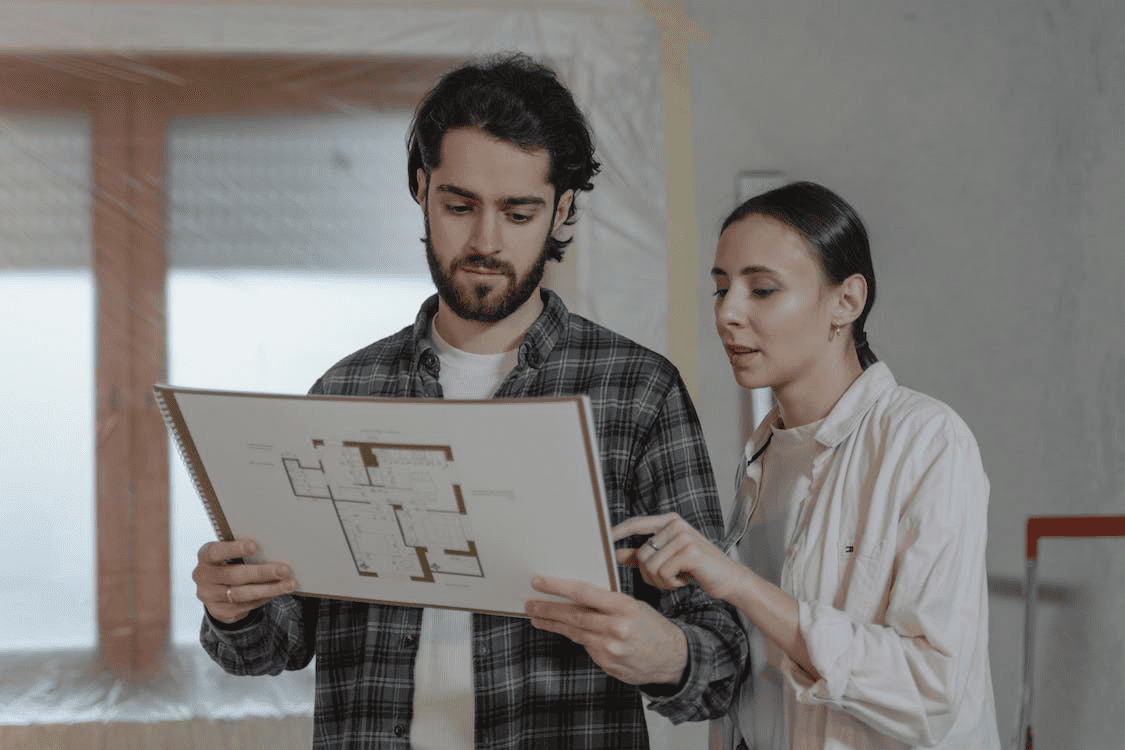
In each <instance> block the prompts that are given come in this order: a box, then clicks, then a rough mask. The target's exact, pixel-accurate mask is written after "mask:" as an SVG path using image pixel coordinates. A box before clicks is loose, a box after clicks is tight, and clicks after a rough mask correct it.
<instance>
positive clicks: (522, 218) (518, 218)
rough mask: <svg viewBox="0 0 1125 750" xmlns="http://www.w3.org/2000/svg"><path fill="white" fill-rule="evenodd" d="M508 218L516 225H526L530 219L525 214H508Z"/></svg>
mask: <svg viewBox="0 0 1125 750" xmlns="http://www.w3.org/2000/svg"><path fill="white" fill-rule="evenodd" d="M508 218H509V219H511V220H512V221H513V222H514V223H516V224H526V223H527V222H529V221H531V217H530V216H528V215H527V214H508Z"/></svg>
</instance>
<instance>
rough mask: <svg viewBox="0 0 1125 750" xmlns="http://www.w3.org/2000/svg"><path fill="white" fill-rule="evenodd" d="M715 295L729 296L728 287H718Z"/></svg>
mask: <svg viewBox="0 0 1125 750" xmlns="http://www.w3.org/2000/svg"><path fill="white" fill-rule="evenodd" d="M714 296H716V297H719V298H722V297H725V296H727V290H726V289H716V290H715V295H714Z"/></svg>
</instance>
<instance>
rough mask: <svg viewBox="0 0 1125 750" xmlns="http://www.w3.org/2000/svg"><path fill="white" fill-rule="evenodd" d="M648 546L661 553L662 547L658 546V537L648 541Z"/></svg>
mask: <svg viewBox="0 0 1125 750" xmlns="http://www.w3.org/2000/svg"><path fill="white" fill-rule="evenodd" d="M648 546H650V547H652V548H653V549H654V550H656V551H658V552H659V551H660V547H659V546H658V545H657V544H656V537H653V538H651V539H649V540H648Z"/></svg>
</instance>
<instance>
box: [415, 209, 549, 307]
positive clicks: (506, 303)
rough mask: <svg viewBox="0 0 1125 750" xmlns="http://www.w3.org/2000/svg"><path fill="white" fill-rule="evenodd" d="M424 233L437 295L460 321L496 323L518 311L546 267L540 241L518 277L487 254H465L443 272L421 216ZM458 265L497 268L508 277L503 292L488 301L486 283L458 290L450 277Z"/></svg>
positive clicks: (427, 256) (427, 260)
mask: <svg viewBox="0 0 1125 750" xmlns="http://www.w3.org/2000/svg"><path fill="white" fill-rule="evenodd" d="M425 222H426V236H425V237H423V238H422V243H423V244H424V245H425V246H426V262H427V263H428V264H429V266H430V277H431V278H432V279H433V280H434V286H436V287H437V291H438V294H439V295H441V298H442V299H443V300H445V304H447V305H448V306H449V309H450V310H452V311H453V312H454V313H455V314H456V315H457V317H459V318H461V319H463V320H474V321H477V322H478V323H496V322H498V321H501V320H503V319H504V318H506V317H508V316H509V315H511V314H512V313H514V312H515V311H516V310H518V309H519V308H520V307H521V306H522V305H523V303H524V302H527V301H528V300H529V299H531V295H532V294H533V293H534V292H535V290H536V289H537V288H538V287H539V283H540V282H541V281H542V280H543V273H544V271H545V269H546V267H547V242H546V239H544V241H543V250H542V251H541V252H540V253H539V258H538V259H537V260H536V261H535V264H534V265H532V267H531V268H530V269H528V271H527V274H526V275H525V276H524V277H523V278H522V279H521V278H519V277H518V276H517V275H516V269H515V268H513V267H512V264H511V263H508V262H507V261H503V260H500V259H499V258H496V257H494V256H490V255H469V256H467V257H464V258H458V259H457V260H456V261H454V262H453V266H452V267H451V268H450V269H449V272H448V273H447V272H446V271H445V269H443V268H442V267H441V264H440V263H439V262H438V259H437V255H436V254H435V253H434V243H433V242H432V241H431V239H430V217H429V216H428V215H427V216H425ZM459 268H483V269H485V270H488V271H499V272H500V273H502V274H503V275H504V277H505V278H506V279H507V280H508V285H507V289H506V291H504V292H503V293H502V294H500V295H499V296H498V297H497V298H496V299H493V300H491V301H490V300H489V299H488V296H489V294H490V293H491V292H492V291H493V289H494V287H493V286H492V285H489V284H475V285H473V286H472V288H467V289H462V288H460V287H458V286H457V284H456V283H455V282H454V280H453V276H454V274H455V273H456V272H457V270H458V269H459Z"/></svg>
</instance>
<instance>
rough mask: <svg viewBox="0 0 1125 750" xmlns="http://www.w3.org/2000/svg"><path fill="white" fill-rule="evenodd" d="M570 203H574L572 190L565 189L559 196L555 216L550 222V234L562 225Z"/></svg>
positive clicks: (568, 212) (568, 211)
mask: <svg viewBox="0 0 1125 750" xmlns="http://www.w3.org/2000/svg"><path fill="white" fill-rule="evenodd" d="M572 203H574V191H573V190H567V191H566V192H565V193H563V194H562V195H561V196H559V205H558V206H557V207H556V208H555V217H554V221H553V223H552V224H551V234H554V233H555V232H557V231H559V228H560V227H562V225H563V222H564V221H566V217H567V216H568V215H569V214H570V206H571V204H572Z"/></svg>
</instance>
